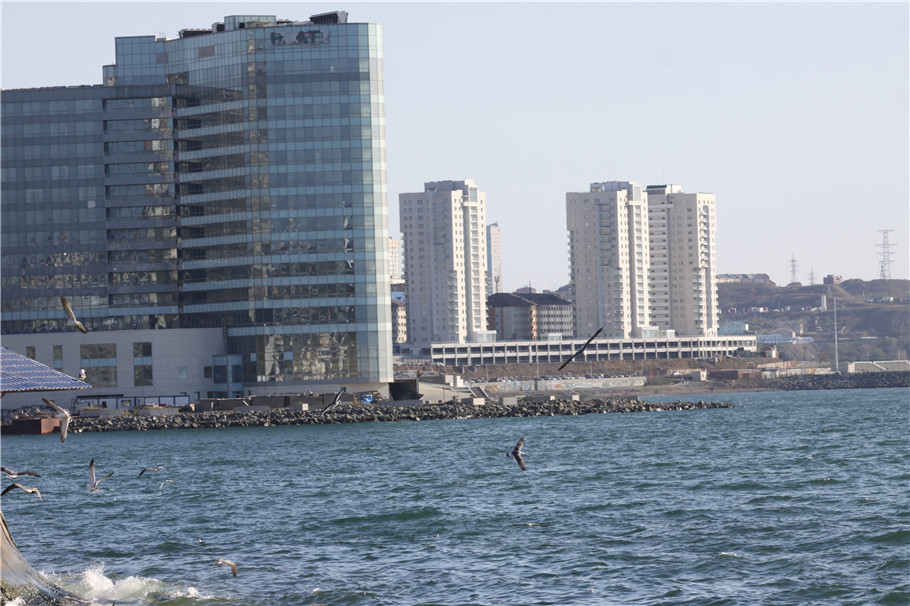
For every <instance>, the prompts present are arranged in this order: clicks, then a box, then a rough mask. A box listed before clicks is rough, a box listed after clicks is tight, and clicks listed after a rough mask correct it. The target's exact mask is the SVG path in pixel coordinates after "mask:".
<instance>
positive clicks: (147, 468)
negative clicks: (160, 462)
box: [138, 467, 167, 478]
mask: <svg viewBox="0 0 910 606" xmlns="http://www.w3.org/2000/svg"><path fill="white" fill-rule="evenodd" d="M162 469H163V470H164V471H167V467H146V468H145V469H143V470H142V471H140V472H139V476H138V477H140V478H141V477H142V474H144V473H145V472H146V471H153V472H155V473H158V472H159V471H161V470H162Z"/></svg>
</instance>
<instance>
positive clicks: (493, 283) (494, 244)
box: [487, 223, 503, 296]
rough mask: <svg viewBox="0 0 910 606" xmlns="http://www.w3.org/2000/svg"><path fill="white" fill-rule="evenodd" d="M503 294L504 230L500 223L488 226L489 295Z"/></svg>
mask: <svg viewBox="0 0 910 606" xmlns="http://www.w3.org/2000/svg"><path fill="white" fill-rule="evenodd" d="M498 292H503V283H502V229H501V228H500V227H499V223H490V224H489V225H487V295H488V296H489V295H495V294H496V293H498Z"/></svg>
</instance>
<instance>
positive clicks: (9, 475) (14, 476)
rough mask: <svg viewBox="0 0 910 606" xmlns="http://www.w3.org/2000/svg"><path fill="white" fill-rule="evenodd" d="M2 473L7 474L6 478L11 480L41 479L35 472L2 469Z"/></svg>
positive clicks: (0, 469)
mask: <svg viewBox="0 0 910 606" xmlns="http://www.w3.org/2000/svg"><path fill="white" fill-rule="evenodd" d="M0 471H2V472H3V473H5V474H6V477H7V478H9V479H10V480H15V479H17V478H19V477H21V476H31V477H33V478H40V477H41V476H39V475H38V474H37V473H35V472H34V471H13V470H12V469H9V468H8V467H0Z"/></svg>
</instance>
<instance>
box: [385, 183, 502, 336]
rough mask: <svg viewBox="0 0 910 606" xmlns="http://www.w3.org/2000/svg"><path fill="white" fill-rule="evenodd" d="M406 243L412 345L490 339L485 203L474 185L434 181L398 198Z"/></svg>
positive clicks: (409, 330)
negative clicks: (421, 189) (416, 191)
mask: <svg viewBox="0 0 910 606" xmlns="http://www.w3.org/2000/svg"><path fill="white" fill-rule="evenodd" d="M398 201H399V216H400V225H401V231H402V233H403V234H404V241H405V247H404V248H405V267H406V268H407V288H408V341H409V343H411V344H415V345H420V346H426V345H429V344H431V343H464V342H469V341H478V340H485V339H487V338H488V336H489V331H487V321H486V320H487V308H486V300H487V293H486V272H487V244H486V202H485V196H484V194H483V192H479V191H477V186H476V185H475V183H474V181H472V180H469V179H465V180H463V181H434V182H429V183H425V184H424V191H422V192H420V193H403V194H399V196H398Z"/></svg>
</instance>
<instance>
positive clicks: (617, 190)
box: [566, 181, 651, 338]
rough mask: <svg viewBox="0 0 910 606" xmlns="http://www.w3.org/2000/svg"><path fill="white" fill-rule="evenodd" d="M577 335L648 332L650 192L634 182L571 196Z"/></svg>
mask: <svg viewBox="0 0 910 606" xmlns="http://www.w3.org/2000/svg"><path fill="white" fill-rule="evenodd" d="M566 223H567V228H568V231H569V277H570V280H571V282H572V284H573V285H574V286H575V301H574V305H575V335H576V337H579V338H582V337H588V336H590V335H592V334H593V333H594V332H595V331H597V330H598V329H599V328H601V327H602V328H603V332H602V334H601V338H628V337H637V336H641V335H642V332H643V331H649V330H650V329H651V327H650V324H649V323H650V308H649V293H648V289H649V276H648V274H649V267H650V246H649V236H648V195H647V193H646V192H645V191H643V189H642V187H641V185H639V184H638V183H635V182H631V181H606V182H601V183H592V184H591V187H590V191H587V192H583V193H571V192H570V193H567V194H566Z"/></svg>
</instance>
